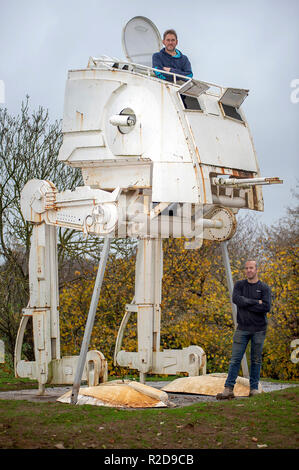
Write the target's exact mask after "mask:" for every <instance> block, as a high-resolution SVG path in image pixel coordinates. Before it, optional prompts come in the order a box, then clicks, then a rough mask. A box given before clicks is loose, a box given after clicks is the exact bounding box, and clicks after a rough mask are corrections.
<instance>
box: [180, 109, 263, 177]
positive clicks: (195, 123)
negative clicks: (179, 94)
mask: <svg viewBox="0 0 299 470" xmlns="http://www.w3.org/2000/svg"><path fill="white" fill-rule="evenodd" d="M186 117H187V119H188V121H189V124H190V126H191V128H192V132H193V137H194V140H195V144H196V146H197V147H198V149H199V155H200V161H201V163H204V164H207V165H214V166H218V167H227V168H236V169H240V170H246V171H252V172H258V167H257V162H256V158H255V153H254V148H253V145H252V141H251V138H250V135H249V132H248V128H247V126H245V125H244V124H243V123H241V122H235V121H233V120H231V119H225V118H223V117H220V116H219V117H217V118H215V116H211V115H207V114H203V113H197V114H194V113H188V112H186Z"/></svg>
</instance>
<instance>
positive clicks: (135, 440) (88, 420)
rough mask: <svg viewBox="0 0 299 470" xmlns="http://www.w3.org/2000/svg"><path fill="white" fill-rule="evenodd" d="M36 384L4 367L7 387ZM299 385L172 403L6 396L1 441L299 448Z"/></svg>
mask: <svg viewBox="0 0 299 470" xmlns="http://www.w3.org/2000/svg"><path fill="white" fill-rule="evenodd" d="M26 387H29V388H32V387H33V388H36V382H31V381H30V382H28V381H25V382H24V380H22V381H19V379H14V378H13V377H12V376H11V373H10V371H9V370H6V369H5V367H3V366H2V367H0V390H1V391H4V390H16V389H20V388H23V389H24V388H26ZM298 399H299V386H296V387H292V388H288V389H284V390H281V391H276V392H271V393H264V394H261V395H259V396H257V397H254V398H244V399H238V400H232V401H229V402H223V401H221V402H207V403H197V404H194V405H192V406H187V407H183V408H172V409H147V410H118V409H114V408H107V407H96V406H90V405H84V406H71V405H67V404H62V403H56V402H55V403H33V402H28V401H21V400H0V448H1V449H258V448H268V449H297V448H298V444H299V442H298V441H299V437H298V417H299V400H298Z"/></svg>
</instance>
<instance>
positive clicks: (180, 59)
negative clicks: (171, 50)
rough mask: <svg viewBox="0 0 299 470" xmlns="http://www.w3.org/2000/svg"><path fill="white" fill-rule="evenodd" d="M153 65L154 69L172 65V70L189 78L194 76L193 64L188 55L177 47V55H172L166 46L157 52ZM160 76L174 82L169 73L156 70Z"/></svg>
mask: <svg viewBox="0 0 299 470" xmlns="http://www.w3.org/2000/svg"><path fill="white" fill-rule="evenodd" d="M152 65H153V68H154V69H159V70H163V67H170V72H172V73H177V74H179V75H184V76H186V77H188V78H192V77H193V73H192V69H191V64H190V61H189V59H188V57H187V56H186V55H184V54H182V53H181V52H180V51H179V50H178V49H176V55H174V56H172V55H170V54H168V53H167V52H166V51H165V47H164V48H163V49H161V51H160V52H155V54H153V58H152ZM155 74H156V76H157V77H158V78H161V79H162V80H167V81H169V82H173V76H172V75H168V74H167V72H165V73H162V72H155Z"/></svg>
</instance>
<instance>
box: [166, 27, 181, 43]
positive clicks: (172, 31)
mask: <svg viewBox="0 0 299 470" xmlns="http://www.w3.org/2000/svg"><path fill="white" fill-rule="evenodd" d="M167 34H173V35H174V36H175V37H176V39H178V35H177V33H176V32H175V30H174V29H166V31H165V33H164V34H163V41H164V39H165V38H166V36H167Z"/></svg>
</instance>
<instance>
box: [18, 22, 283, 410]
mask: <svg viewBox="0 0 299 470" xmlns="http://www.w3.org/2000/svg"><path fill="white" fill-rule="evenodd" d="M123 45H124V50H125V54H126V57H127V59H126V60H119V59H116V58H111V57H107V56H103V57H100V58H94V57H91V58H90V59H89V62H88V65H87V67H86V68H84V69H78V70H71V71H69V73H68V79H67V83H66V91H65V103H64V115H63V128H62V131H63V143H62V146H61V148H60V152H59V156H58V158H59V160H61V161H63V162H65V163H66V164H67V165H70V166H72V167H78V168H81V170H82V175H83V179H84V186H83V187H78V188H76V189H75V190H74V191H64V192H61V193H58V192H57V190H56V188H55V186H54V184H53V183H52V182H49V181H41V180H38V179H35V180H30V181H28V183H27V184H26V185H25V187H24V189H23V192H22V197H21V207H22V212H23V215H24V217H25V219H26V220H27V221H30V222H32V224H33V233H32V240H31V252H30V261H29V277H30V299H29V304H28V306H27V308H25V309H24V310H23V317H22V320H21V323H20V327H19V332H18V337H17V342H16V349H15V372H16V375H17V376H19V377H30V378H32V379H36V380H37V381H38V383H39V392H40V393H43V392H44V390H45V384H47V383H52V384H73V394H72V402H73V403H76V400H77V394H78V390H79V386H80V383H81V380H82V378H83V379H87V380H88V383H89V384H94V385H96V384H97V383H98V382H99V381H100V382H104V381H106V380H107V362H106V360H105V358H104V356H103V354H101V353H100V352H99V351H89V352H88V353H87V351H88V346H89V340H90V335H91V330H92V326H93V322H94V316H95V311H96V307H97V304H98V299H99V295H100V288H101V284H102V280H103V276H104V270H105V265H106V261H107V257H108V252H109V246H110V239H111V238H112V237H115V238H117V237H119V238H122V237H129V238H137V239H139V242H138V253H137V260H136V277H135V297H134V299H133V301H132V302H131V303H130V304H127V307H126V313H125V315H124V318H123V321H122V323H121V326H120V330H119V333H118V337H117V342H116V348H115V358H114V360H115V364H119V365H120V366H124V367H129V368H133V369H137V370H138V371H139V373H140V380H141V382H144V381H145V377H146V374H148V373H157V374H176V373H178V372H187V373H188V374H189V375H198V374H199V373H205V370H206V369H205V352H204V351H203V349H202V348H201V347H200V346H190V347H189V348H185V349H183V350H163V351H160V317H161V310H160V304H161V282H162V272H163V251H162V239H163V238H168V237H170V236H172V237H186V238H187V239H188V240H189V241H188V242H187V243H186V248H189V249H192V248H194V249H195V248H200V246H201V244H202V240H203V239H209V240H214V241H217V242H225V241H226V240H229V239H230V238H231V237H232V236H233V234H234V233H235V230H236V219H235V214H236V213H237V212H238V210H239V209H242V208H245V209H252V210H256V211H262V210H263V198H262V186H261V185H263V184H272V183H282V181H281V180H279V179H278V178H264V177H261V176H260V171H259V167H258V162H257V158H256V153H255V149H254V145H253V141H252V137H251V134H250V131H249V127H248V124H247V121H246V118H245V115H244V112H243V111H242V108H241V105H242V103H243V101H244V99H245V98H246V97H247V95H248V90H244V89H236V88H224V87H222V86H218V85H215V84H211V83H206V82H202V81H200V80H195V79H188V80H186V78H185V77H182V76H179V75H173V79H174V81H173V83H172V82H168V81H165V80H161V79H159V78H157V77H156V75H155V71H154V69H153V68H152V67H151V57H152V54H153V53H154V52H156V51H158V50H159V49H160V48H161V47H162V42H161V37H160V34H159V32H158V30H157V28H156V27H155V26H154V25H153V23H151V22H150V21H149V20H148V19H146V18H144V17H135V18H133V19H131V20H130V21H129V22H128V23H127V25H126V26H125V28H124V31H123ZM135 59H136V62H137V63H135ZM57 227H69V228H72V229H76V230H78V231H81V232H84V233H85V234H87V235H88V234H95V235H98V236H99V237H104V238H105V243H104V248H103V253H102V258H101V262H100V266H99V270H98V276H97V280H96V284H95V289H94V293H93V297H92V301H91V306H90V311H89V315H88V320H87V324H86V329H85V333H84V339H83V343H82V347H81V353H80V356H72V357H69V356H68V357H61V355H60V337H59V313H58V304H59V297H58V270H57V251H56V245H57V241H56V229H57ZM223 250H224V251H223V255H224V261H225V263H226V264H225V266H226V271H227V274H229V272H230V271H229V264H228V259H227V258H226V256H227V251H226V245H225V244H223ZM230 285H231V284H230ZM131 312H136V313H137V329H138V350H137V351H136V352H127V351H124V350H122V349H121V345H122V337H123V333H124V329H125V327H126V324H127V321H128V318H129V315H130V314H131ZM29 317H32V320H33V333H34V349H35V361H33V362H28V361H24V360H22V359H21V350H22V342H23V336H24V331H25V328H26V324H27V321H28V318H29ZM244 367H245V365H244Z"/></svg>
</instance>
